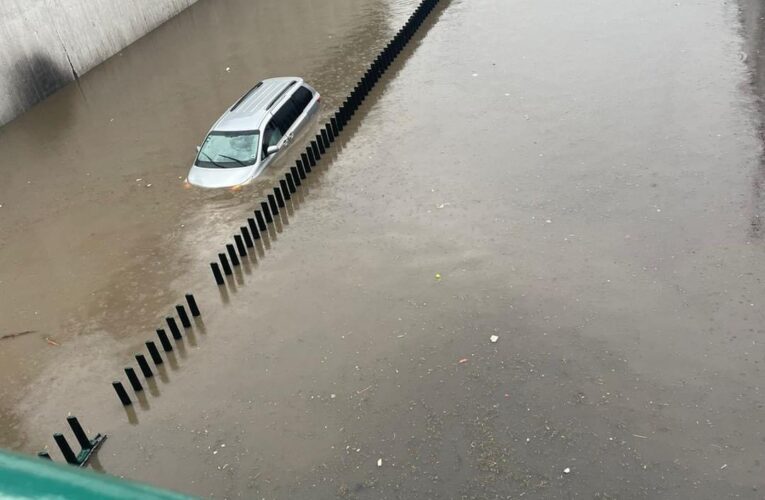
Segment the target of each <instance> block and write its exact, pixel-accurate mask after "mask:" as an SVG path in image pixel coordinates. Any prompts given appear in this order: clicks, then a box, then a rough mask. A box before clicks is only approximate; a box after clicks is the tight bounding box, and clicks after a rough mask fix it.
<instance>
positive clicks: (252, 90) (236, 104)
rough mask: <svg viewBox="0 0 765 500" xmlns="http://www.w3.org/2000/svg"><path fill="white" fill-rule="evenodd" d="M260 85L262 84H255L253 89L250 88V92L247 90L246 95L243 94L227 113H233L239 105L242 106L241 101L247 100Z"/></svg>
mask: <svg viewBox="0 0 765 500" xmlns="http://www.w3.org/2000/svg"><path fill="white" fill-rule="evenodd" d="M261 85H263V82H258V83H256V84H255V86H254V87H252V88H251V89H250V90H248V91H247V93H246V94H244V95H243V96H242V97H240V98H239V100H238V101H236V102H235V103H234V105H233V106H231V109H230V110H229V111H234V110H235V109H236V108H237V107H239V105H240V104H242V101H244V100H245V99H247V98H248V97H249V96H250V94H252V93H253V92H255V91H256V90H257V89H258V87H260V86H261Z"/></svg>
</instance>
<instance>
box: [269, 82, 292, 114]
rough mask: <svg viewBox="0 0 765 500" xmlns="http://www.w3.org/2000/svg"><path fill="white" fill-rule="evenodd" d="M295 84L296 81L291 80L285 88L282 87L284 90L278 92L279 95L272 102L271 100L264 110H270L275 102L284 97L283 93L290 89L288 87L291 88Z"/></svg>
mask: <svg viewBox="0 0 765 500" xmlns="http://www.w3.org/2000/svg"><path fill="white" fill-rule="evenodd" d="M296 83H297V80H292V81H291V82H290V83H289V84H287V86H286V87H284V88H283V89H282V91H281V92H279V94H278V95H277V96H276V97H274V100H273V101H271V102H270V103H269V105H268V106H266V110H269V109H271V107H272V106H273V105H274V104H276V101H278V100H279V99H281V98H282V96H283V95H284V93H285V92H287V91H288V90H289V89H290V87H292V86H293V85H295V84H296Z"/></svg>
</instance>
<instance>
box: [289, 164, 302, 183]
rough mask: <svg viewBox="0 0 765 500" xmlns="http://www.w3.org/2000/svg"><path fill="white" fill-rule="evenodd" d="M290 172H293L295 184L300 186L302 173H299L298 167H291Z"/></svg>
mask: <svg viewBox="0 0 765 500" xmlns="http://www.w3.org/2000/svg"><path fill="white" fill-rule="evenodd" d="M290 172H291V173H292V180H294V181H295V185H297V186H299V185H300V184H301V182H300V174H298V169H297V167H290Z"/></svg>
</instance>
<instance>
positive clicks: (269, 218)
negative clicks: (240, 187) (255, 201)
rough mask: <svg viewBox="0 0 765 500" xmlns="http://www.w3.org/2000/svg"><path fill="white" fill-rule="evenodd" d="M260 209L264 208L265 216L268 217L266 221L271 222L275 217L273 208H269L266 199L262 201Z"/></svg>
mask: <svg viewBox="0 0 765 500" xmlns="http://www.w3.org/2000/svg"><path fill="white" fill-rule="evenodd" d="M260 209H261V210H263V216H264V217H265V218H266V222H268V223H269V224H271V223H272V222H273V221H274V219H273V217H271V210H269V209H268V203H266V202H265V201H261V202H260Z"/></svg>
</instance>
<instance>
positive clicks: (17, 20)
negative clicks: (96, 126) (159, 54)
mask: <svg viewBox="0 0 765 500" xmlns="http://www.w3.org/2000/svg"><path fill="white" fill-rule="evenodd" d="M195 1H196V0H0V68H2V71H0V125H2V124H4V123H7V122H8V121H10V120H11V119H13V117H15V116H17V115H18V114H20V113H22V112H23V111H25V110H26V109H28V108H29V107H31V106H32V105H33V104H35V103H36V102H38V101H40V100H42V99H44V98H45V97H47V96H48V95H50V94H51V93H53V92H54V91H56V89H58V88H60V87H62V86H63V85H66V84H67V83H69V82H71V81H72V80H74V78H76V77H77V76H79V75H82V74H83V73H85V72H86V71H88V70H89V69H91V68H92V67H94V66H96V65H97V64H99V63H100V62H102V61H104V60H105V59H107V58H109V57H110V56H112V55H113V54H115V53H117V52H118V51H119V50H121V49H122V48H124V47H125V46H127V45H129V44H130V43H132V42H134V41H135V40H137V39H138V38H140V37H141V36H143V35H145V34H146V33H148V32H149V31H151V30H153V29H154V28H156V27H157V26H159V25H160V24H162V23H163V22H164V21H166V20H167V19H169V18H171V17H173V16H174V15H176V14H178V13H179V12H180V11H182V10H183V9H185V8H186V7H188V6H189V5H191V4H193V3H194V2H195Z"/></svg>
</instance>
